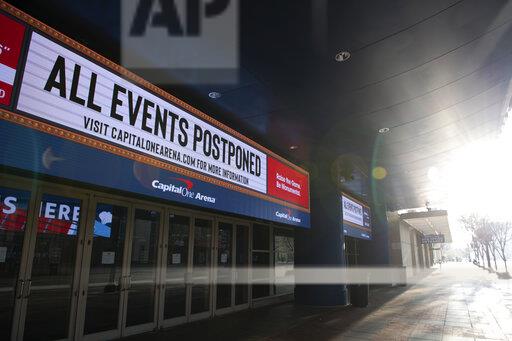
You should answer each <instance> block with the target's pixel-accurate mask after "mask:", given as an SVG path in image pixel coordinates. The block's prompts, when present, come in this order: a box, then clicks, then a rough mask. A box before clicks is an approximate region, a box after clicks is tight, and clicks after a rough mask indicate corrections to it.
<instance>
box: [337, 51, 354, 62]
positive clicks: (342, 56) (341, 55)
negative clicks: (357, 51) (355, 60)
mask: <svg viewBox="0 0 512 341" xmlns="http://www.w3.org/2000/svg"><path fill="white" fill-rule="evenodd" d="M349 58H350V52H348V51H341V52H338V53H337V54H336V56H335V57H334V59H336V61H337V62H346V61H347V60H348V59H349Z"/></svg>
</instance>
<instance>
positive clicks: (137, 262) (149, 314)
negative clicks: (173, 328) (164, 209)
mask: <svg viewBox="0 0 512 341" xmlns="http://www.w3.org/2000/svg"><path fill="white" fill-rule="evenodd" d="M161 217H162V213H161V212H160V211H159V210H155V209H153V208H147V209H146V208H138V207H137V208H135V209H134V212H133V219H132V229H131V235H130V239H131V242H130V251H129V254H130V260H129V271H128V274H127V276H126V277H125V278H123V279H122V280H123V284H122V285H123V288H125V290H126V295H127V302H126V309H125V312H124V313H125V330H124V331H123V335H130V334H134V333H140V332H143V331H148V330H153V329H154V328H156V325H157V320H156V314H157V311H156V308H157V297H158V286H157V278H158V275H159V273H158V265H159V264H158V263H159V262H158V259H159V258H160V253H159V252H160V250H161V244H160V242H159V236H160V235H161V230H162V219H161Z"/></svg>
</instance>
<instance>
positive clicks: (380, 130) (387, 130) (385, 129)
mask: <svg viewBox="0 0 512 341" xmlns="http://www.w3.org/2000/svg"><path fill="white" fill-rule="evenodd" d="M387 132H389V128H380V129H379V133H381V134H385V133H387Z"/></svg>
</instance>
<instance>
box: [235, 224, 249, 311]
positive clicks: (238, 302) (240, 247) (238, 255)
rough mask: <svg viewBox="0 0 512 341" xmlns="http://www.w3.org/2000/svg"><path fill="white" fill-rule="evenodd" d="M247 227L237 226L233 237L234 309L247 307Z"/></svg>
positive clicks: (243, 225)
mask: <svg viewBox="0 0 512 341" xmlns="http://www.w3.org/2000/svg"><path fill="white" fill-rule="evenodd" d="M249 236H250V233H249V225H245V224H237V225H236V237H235V264H236V270H235V281H236V282H235V283H236V284H235V292H234V305H235V308H236V309H244V308H247V307H249V297H250V296H249V281H250V277H249V267H250V264H249V245H250V243H249Z"/></svg>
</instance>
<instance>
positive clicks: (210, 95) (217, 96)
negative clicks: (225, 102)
mask: <svg viewBox="0 0 512 341" xmlns="http://www.w3.org/2000/svg"><path fill="white" fill-rule="evenodd" d="M221 96H222V94H221V93H220V92H217V91H212V92H210V93H209V94H208V97H210V98H213V99H217V98H220V97H221Z"/></svg>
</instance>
